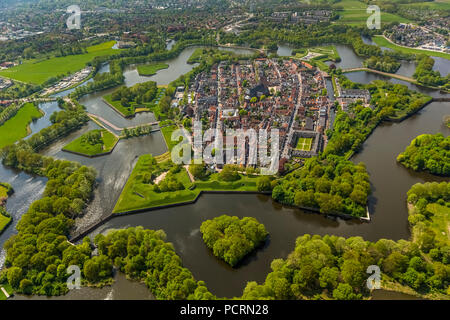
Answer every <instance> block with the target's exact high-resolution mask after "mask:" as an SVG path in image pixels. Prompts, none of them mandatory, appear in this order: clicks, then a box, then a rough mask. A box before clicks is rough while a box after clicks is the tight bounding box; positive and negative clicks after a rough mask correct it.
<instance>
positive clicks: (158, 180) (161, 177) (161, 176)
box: [153, 171, 169, 184]
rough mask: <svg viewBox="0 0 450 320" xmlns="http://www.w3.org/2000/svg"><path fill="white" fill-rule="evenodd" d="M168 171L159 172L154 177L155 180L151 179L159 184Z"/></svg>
mask: <svg viewBox="0 0 450 320" xmlns="http://www.w3.org/2000/svg"><path fill="white" fill-rule="evenodd" d="M168 173H169V171H166V172H164V173H162V174H160V175H159V176H158V177H156V179H155V181H153V182H154V183H155V184H159V183H160V182H161V181H163V180H164V178H165V177H166V176H167V174H168Z"/></svg>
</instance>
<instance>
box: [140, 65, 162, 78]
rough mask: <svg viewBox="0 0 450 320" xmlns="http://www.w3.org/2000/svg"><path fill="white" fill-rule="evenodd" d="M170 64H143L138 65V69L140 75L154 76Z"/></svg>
mask: <svg viewBox="0 0 450 320" xmlns="http://www.w3.org/2000/svg"><path fill="white" fill-rule="evenodd" d="M167 68H169V65H168V64H166V63H152V64H143V65H140V66H137V71H138V73H139V75H140V76H147V77H148V76H153V75H155V74H156V73H157V72H158V71H159V70H163V69H167Z"/></svg>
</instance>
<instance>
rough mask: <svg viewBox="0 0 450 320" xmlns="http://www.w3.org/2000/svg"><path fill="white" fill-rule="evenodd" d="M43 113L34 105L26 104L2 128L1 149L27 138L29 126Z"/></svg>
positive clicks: (0, 132) (0, 127)
mask: <svg viewBox="0 0 450 320" xmlns="http://www.w3.org/2000/svg"><path fill="white" fill-rule="evenodd" d="M40 117H42V113H41V112H40V111H39V109H38V108H37V107H36V106H35V105H34V104H33V103H26V104H25V105H24V106H23V107H22V108H20V109H19V111H18V112H17V114H16V115H15V116H14V117H12V118H11V119H9V120H8V121H6V122H5V123H4V124H3V125H1V126H0V149H1V148H3V147H4V146H7V145H10V144H13V143H14V142H16V141H18V140H20V139H22V138H25V137H26V136H27V135H28V134H29V131H28V130H29V129H28V125H29V124H30V122H31V121H33V119H38V118H40Z"/></svg>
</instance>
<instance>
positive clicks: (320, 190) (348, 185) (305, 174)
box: [272, 155, 370, 217]
mask: <svg viewBox="0 0 450 320" xmlns="http://www.w3.org/2000/svg"><path fill="white" fill-rule="evenodd" d="M369 194H370V183H369V175H368V173H367V171H366V167H365V165H364V164H363V163H359V164H358V165H355V164H354V163H353V162H351V161H347V160H345V159H344V158H342V157H340V156H335V155H328V156H326V157H323V158H317V157H316V158H311V159H308V160H307V161H306V162H305V165H304V166H303V167H302V168H301V169H298V170H296V171H294V172H292V173H290V174H288V175H287V176H286V177H285V178H283V179H282V180H280V181H279V184H278V185H277V186H276V187H275V188H274V189H273V192H272V197H273V198H274V199H275V200H277V201H279V202H281V203H283V204H287V205H295V206H298V207H303V208H319V209H320V212H322V213H346V214H349V215H352V216H354V217H361V216H364V215H366V205H367V197H368V195H369Z"/></svg>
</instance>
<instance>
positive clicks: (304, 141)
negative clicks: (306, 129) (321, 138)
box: [295, 138, 313, 151]
mask: <svg viewBox="0 0 450 320" xmlns="http://www.w3.org/2000/svg"><path fill="white" fill-rule="evenodd" d="M312 143H313V138H298V141H297V146H296V147H295V149H297V150H300V151H311V148H312Z"/></svg>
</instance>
